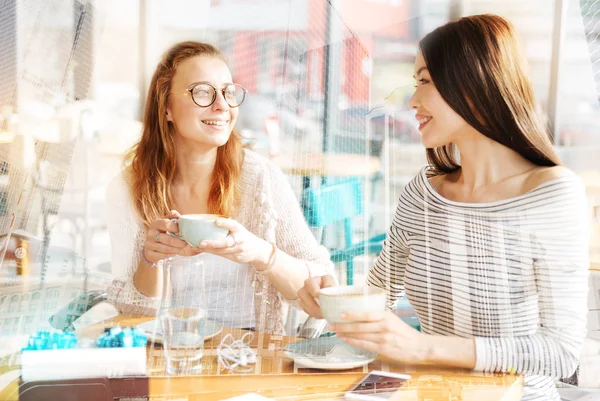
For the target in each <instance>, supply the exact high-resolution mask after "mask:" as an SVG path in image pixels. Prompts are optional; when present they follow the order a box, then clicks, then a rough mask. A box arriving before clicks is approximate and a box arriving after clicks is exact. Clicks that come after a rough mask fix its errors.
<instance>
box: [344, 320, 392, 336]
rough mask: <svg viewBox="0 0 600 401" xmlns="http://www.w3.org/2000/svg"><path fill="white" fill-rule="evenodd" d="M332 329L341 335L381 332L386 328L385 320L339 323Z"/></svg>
mask: <svg viewBox="0 0 600 401" xmlns="http://www.w3.org/2000/svg"><path fill="white" fill-rule="evenodd" d="M332 329H333V330H334V331H335V332H336V333H340V334H341V335H344V334H350V333H356V334H364V333H381V332H382V331H383V330H384V329H385V324H384V322H383V321H379V322H369V323H338V324H335V325H333V327H332Z"/></svg>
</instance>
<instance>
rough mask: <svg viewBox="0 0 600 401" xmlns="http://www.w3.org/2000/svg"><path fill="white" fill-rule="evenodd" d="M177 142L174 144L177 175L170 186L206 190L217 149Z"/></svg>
mask: <svg viewBox="0 0 600 401" xmlns="http://www.w3.org/2000/svg"><path fill="white" fill-rule="evenodd" d="M179 142H180V141H176V144H175V152H176V160H177V173H176V175H175V178H174V180H173V183H172V185H173V186H174V187H179V188H188V189H192V188H195V187H201V188H202V187H206V188H208V187H209V186H210V182H211V178H212V174H213V171H214V169H215V164H216V162H217V148H216V147H211V148H204V147H201V146H195V145H194V144H189V143H179Z"/></svg>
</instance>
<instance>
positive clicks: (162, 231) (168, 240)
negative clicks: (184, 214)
mask: <svg viewBox="0 0 600 401" xmlns="http://www.w3.org/2000/svg"><path fill="white" fill-rule="evenodd" d="M178 217H179V213H178V212H177V211H175V210H172V211H171V213H170V214H169V216H168V217H167V218H164V219H156V220H154V221H152V222H151V223H150V227H149V228H148V230H146V241H145V243H144V257H145V258H146V260H147V261H148V262H150V263H156V262H158V261H159V260H162V259H165V258H168V257H169V256H174V255H184V254H185V248H186V247H189V245H188V244H187V242H185V241H183V240H181V239H179V238H176V237H173V236H172V235H169V234H168V233H169V232H178V231H179V228H178V226H177V223H175V222H173V221H171V219H174V218H178Z"/></svg>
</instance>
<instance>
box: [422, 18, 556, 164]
mask: <svg viewBox="0 0 600 401" xmlns="http://www.w3.org/2000/svg"><path fill="white" fill-rule="evenodd" d="M419 45H420V49H421V52H422V54H423V58H424V59H425V64H426V65H427V69H428V71H429V74H430V75H431V79H432V81H433V83H434V84H435V87H436V88H437V90H438V91H439V93H440V95H441V96H442V98H443V99H444V100H445V101H446V103H448V105H449V106H450V107H451V108H452V109H453V110H454V111H455V112H456V113H458V114H459V115H460V116H461V117H462V118H463V119H464V120H465V121H466V122H467V123H468V124H469V125H471V126H472V127H473V128H475V129H476V130H477V131H479V132H481V133H482V134H483V135H485V136H487V137H488V138H490V139H493V140H494V141H496V142H499V143H501V144H502V145H504V146H507V147H509V148H511V149H513V150H514V151H516V152H518V153H519V154H520V155H521V156H523V157H524V158H526V159H527V160H529V161H531V162H532V163H534V164H537V165H539V166H556V165H560V164H561V162H560V159H559V157H558V155H557V154H556V152H555V151H554V148H553V147H552V142H551V140H550V135H549V133H548V130H547V128H546V127H545V126H544V123H543V122H542V119H541V118H540V116H539V115H538V113H537V112H536V108H535V98H534V95H533V89H532V86H531V82H530V81H529V79H528V77H527V75H526V73H525V70H526V63H525V58H524V56H523V55H522V52H521V49H520V45H519V43H518V41H517V37H516V34H515V32H514V29H513V27H512V25H511V24H510V22H508V21H507V20H506V19H504V18H502V17H499V16H497V15H492V14H485V15H472V16H469V17H463V18H460V19H458V20H456V21H451V22H449V23H447V24H445V25H442V26H440V27H439V28H437V29H435V30H434V31H433V32H431V33H429V34H428V35H427V36H425V37H424V38H423V39H422V40H421V41H420V43H419ZM427 159H428V161H429V163H430V164H431V165H432V166H433V167H434V169H436V170H437V172H438V173H449V172H452V171H455V170H457V169H458V168H459V167H460V162H459V161H458V160H457V151H456V147H455V146H454V145H453V144H448V145H445V146H443V147H438V148H429V149H427Z"/></svg>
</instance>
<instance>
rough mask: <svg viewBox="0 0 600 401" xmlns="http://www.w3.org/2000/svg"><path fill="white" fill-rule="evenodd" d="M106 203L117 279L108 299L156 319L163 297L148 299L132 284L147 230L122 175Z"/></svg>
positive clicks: (123, 309)
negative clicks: (136, 210) (139, 220)
mask: <svg viewBox="0 0 600 401" xmlns="http://www.w3.org/2000/svg"><path fill="white" fill-rule="evenodd" d="M106 203H107V214H108V220H107V225H108V232H109V235H110V242H111V244H110V245H111V269H112V273H113V275H114V276H115V277H118V278H116V279H115V280H113V282H112V284H111V286H110V287H109V288H108V300H109V302H111V303H112V304H113V305H115V307H116V308H117V309H118V310H119V311H120V312H121V313H131V314H136V315H150V316H153V315H155V314H156V310H157V309H158V305H159V302H160V297H148V296H145V295H144V294H142V293H140V292H139V291H138V290H137V288H136V286H135V284H134V283H133V275H134V273H135V271H136V269H137V266H138V264H139V262H140V258H141V253H142V245H143V236H144V230H143V228H142V227H141V226H140V224H139V222H138V219H137V217H136V215H135V212H134V210H133V205H132V202H131V199H130V194H129V189H128V187H127V183H126V181H125V178H124V176H123V174H120V175H118V176H117V177H115V178H114V179H113V180H112V181H111V183H110V184H109V185H108V188H107V192H106ZM157 268H160V267H157Z"/></svg>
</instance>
